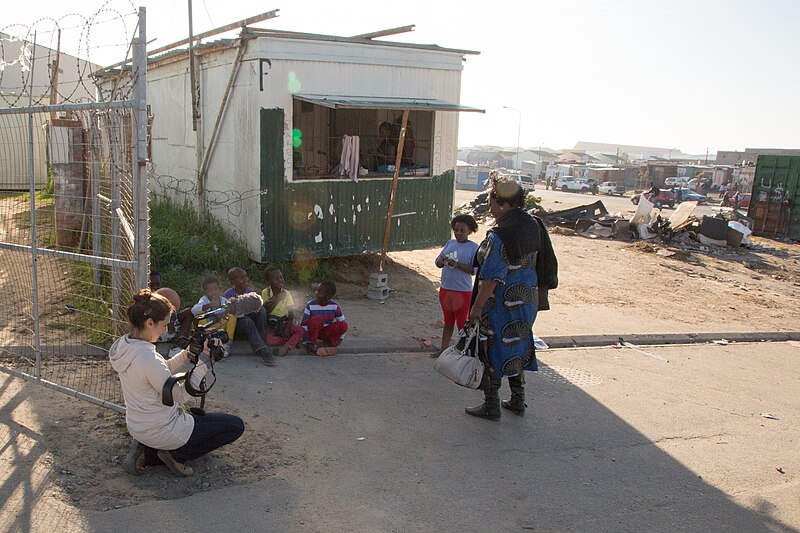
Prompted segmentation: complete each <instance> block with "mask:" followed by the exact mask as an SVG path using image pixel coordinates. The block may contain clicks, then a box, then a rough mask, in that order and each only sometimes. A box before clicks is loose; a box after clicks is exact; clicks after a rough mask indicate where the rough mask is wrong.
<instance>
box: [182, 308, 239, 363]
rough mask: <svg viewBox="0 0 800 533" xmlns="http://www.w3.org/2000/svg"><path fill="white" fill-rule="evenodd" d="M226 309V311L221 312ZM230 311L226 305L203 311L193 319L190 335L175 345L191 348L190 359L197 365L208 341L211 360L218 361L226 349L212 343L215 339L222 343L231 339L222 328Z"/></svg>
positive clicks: (183, 348)
mask: <svg viewBox="0 0 800 533" xmlns="http://www.w3.org/2000/svg"><path fill="white" fill-rule="evenodd" d="M220 310H224V311H225V312H224V313H220V312H219V311H220ZM227 316H228V311H227V309H225V308H224V307H222V308H220V309H217V310H214V311H208V312H206V313H202V314H200V315H197V316H196V317H194V320H192V329H191V330H190V332H189V336H188V337H181V338H180V339H178V340H177V341H176V342H175V345H176V346H177V347H178V348H180V349H181V350H185V349H186V348H189V361H191V362H192V364H194V365H197V361H198V360H199V359H200V354H201V353H203V347H204V346H205V343H206V341H208V345H209V346H208V347H209V351H210V354H209V355H210V356H211V360H212V361H213V362H214V363H216V362H217V361H219V360H220V359H222V358H223V357H224V356H225V351H224V350H223V348H222V346H218V345H217V344H215V343H212V342H211V341H213V340H214V339H219V341H220V342H219V343H220V344H226V343H227V342H228V341H229V340H230V339H229V338H228V333H227V332H226V331H225V330H224V329H222V327H223V326H224V324H225V322H224V321H223V319H225V318H227Z"/></svg>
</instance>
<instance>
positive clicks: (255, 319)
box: [236, 307, 267, 354]
mask: <svg viewBox="0 0 800 533" xmlns="http://www.w3.org/2000/svg"><path fill="white" fill-rule="evenodd" d="M236 335H247V340H248V342H250V349H251V350H253V353H254V354H258V353H259V351H261V350H263V349H266V348H267V343H266V339H267V310H266V309H264V308H263V307H262V308H261V309H259V310H258V312H257V313H250V314H249V315H244V316H243V317H242V318H238V319H236Z"/></svg>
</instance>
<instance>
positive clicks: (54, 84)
mask: <svg viewBox="0 0 800 533" xmlns="http://www.w3.org/2000/svg"><path fill="white" fill-rule="evenodd" d="M60 63H61V30H58V45H57V46H56V58H55V60H54V61H53V62H52V63H51V64H50V68H52V69H53V70H52V73H51V76H50V105H56V104H57V103H58V74H59V70H60V66H59V65H60ZM57 118H58V115H57V114H56V112H55V111H51V112H50V120H55V119H57Z"/></svg>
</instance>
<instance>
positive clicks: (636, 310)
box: [339, 191, 800, 344]
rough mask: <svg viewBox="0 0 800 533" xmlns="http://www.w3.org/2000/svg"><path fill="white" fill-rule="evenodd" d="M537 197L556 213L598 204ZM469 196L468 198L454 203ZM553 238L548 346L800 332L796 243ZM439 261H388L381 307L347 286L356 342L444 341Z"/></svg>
mask: <svg viewBox="0 0 800 533" xmlns="http://www.w3.org/2000/svg"><path fill="white" fill-rule="evenodd" d="M537 194H541V195H542V196H543V197H544V199H543V205H544V206H545V207H546V208H549V209H561V208H566V207H573V206H574V205H579V204H580V203H582V202H583V203H588V202H592V201H594V200H596V199H597V198H598V197H588V196H584V195H577V194H573V195H568V194H567V195H565V194H564V193H560V192H556V193H553V192H549V193H548V192H547V191H537ZM547 194H549V195H550V196H551V198H548V197H547V196H545V195H547ZM472 196H474V194H472ZM564 196H566V197H568V198H569V197H570V196H571V197H574V200H572V202H574V203H573V204H568V203H567V202H566V201H565V200H564ZM469 197H470V193H463V192H462V193H461V194H460V198H459V197H458V196H457V203H458V202H459V201H466V200H467V199H468V198H469ZM554 198H559V199H558V200H554ZM600 199H602V198H600ZM556 201H558V202H559V203H558V204H556V203H555V202H556ZM626 201H627V200H626ZM629 210H630V211H631V212H632V207H631V208H629ZM487 229H488V228H487V226H486V225H484V224H481V226H480V229H479V231H478V233H477V234H474V235H472V237H471V238H472V240H475V241H476V242H479V241H480V240H481V239H482V238H483V237H484V235H485V233H486V230H487ZM551 238H552V241H553V246H554V248H555V250H556V254H557V255H558V258H559V288H558V289H557V290H555V291H552V292H551V294H550V305H551V310H550V311H548V312H543V313H541V314H540V315H539V317H538V318H537V320H536V325H535V331H536V334H537V335H539V336H541V337H546V336H548V335H582V334H626V333H693V332H743V331H796V330H797V329H798V324H799V323H800V321H799V320H798V319H800V307H798V306H796V305H793V304H792V303H791V302H794V301H797V299H798V297H799V296H800V245H798V244H793V243H785V242H780V241H773V240H769V239H761V238H757V237H755V238H752V241H753V242H754V243H755V244H758V245H760V246H761V247H762V248H764V249H763V250H748V249H746V248H738V249H730V248H719V247H714V246H710V247H709V246H706V247H699V246H680V245H676V246H660V245H657V244H656V245H649V244H646V243H644V242H631V243H626V242H619V241H614V240H610V239H606V238H589V237H583V236H577V235H567V234H563V233H562V232H560V231H559V230H558V229H556V230H552V231H551ZM438 252H439V249H438V248H437V249H430V250H417V251H412V252H396V253H390V254H389V256H390V258H391V259H392V260H393V262H392V263H391V264H390V265H389V266H388V268H387V273H388V276H389V280H388V281H389V286H390V287H391V288H392V289H393V291H392V292H391V293H390V297H389V299H388V300H386V302H385V303H382V304H381V303H378V302H372V301H368V300H365V299H364V298H363V296H364V295H365V294H366V288H365V287H364V285H366V282H364V281H363V280H362V283H361V284H350V285H348V284H343V283H340V284H339V285H340V293H341V297H340V298H339V300H340V303H341V304H342V307H343V308H344V310H345V313H346V314H347V315H348V319H349V322H350V324H351V326H352V330H351V335H353V336H354V337H360V338H410V337H417V338H425V339H430V340H432V342H433V343H434V344H436V339H438V336H439V335H440V334H441V331H440V330H439V328H438V327H437V321H439V320H440V319H441V310H440V308H439V303H438V299H437V293H436V291H437V289H438V287H439V282H440V279H441V278H440V276H441V271H440V270H439V269H438V268H436V266H435V265H434V261H435V259H436V256H437V255H438Z"/></svg>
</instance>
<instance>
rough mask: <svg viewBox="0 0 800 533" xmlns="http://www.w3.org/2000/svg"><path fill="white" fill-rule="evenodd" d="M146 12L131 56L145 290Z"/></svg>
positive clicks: (140, 273) (138, 255)
mask: <svg viewBox="0 0 800 533" xmlns="http://www.w3.org/2000/svg"><path fill="white" fill-rule="evenodd" d="M145 14H146V9H145V8H144V7H140V8H139V34H138V36H137V38H136V45H135V48H134V52H133V64H134V67H133V75H134V76H135V89H134V99H135V100H136V110H135V114H136V119H135V121H136V131H135V133H134V135H135V147H136V152H135V154H136V160H135V161H134V165H133V171H134V173H135V175H134V190H135V191H136V195H135V197H134V218H135V220H136V249H135V251H134V253H135V261H136V288H137V289H141V288H144V287H147V285H148V283H149V281H150V224H149V218H150V213H149V209H148V187H147V26H146V16H145Z"/></svg>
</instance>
